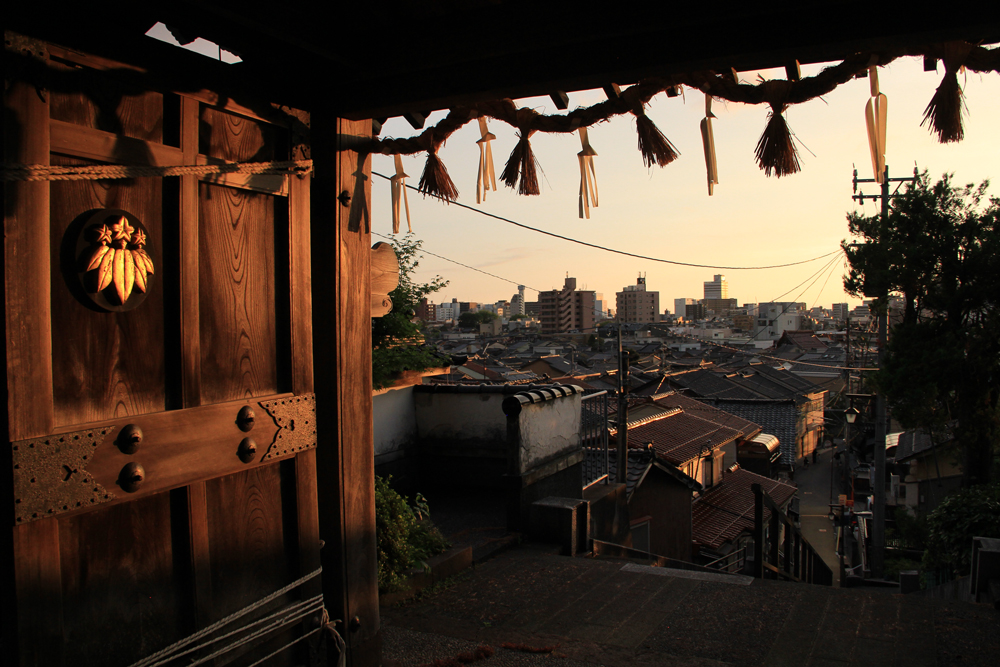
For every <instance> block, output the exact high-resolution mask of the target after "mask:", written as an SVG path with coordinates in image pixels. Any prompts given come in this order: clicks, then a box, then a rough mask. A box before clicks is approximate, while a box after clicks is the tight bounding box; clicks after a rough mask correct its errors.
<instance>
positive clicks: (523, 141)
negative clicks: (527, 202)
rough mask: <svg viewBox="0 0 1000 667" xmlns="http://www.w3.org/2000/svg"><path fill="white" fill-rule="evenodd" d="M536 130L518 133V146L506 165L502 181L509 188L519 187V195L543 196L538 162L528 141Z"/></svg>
mask: <svg viewBox="0 0 1000 667" xmlns="http://www.w3.org/2000/svg"><path fill="white" fill-rule="evenodd" d="M534 133H535V131H534V130H525V129H521V130H520V131H519V132H518V137H520V138H519V139H518V140H517V145H515V146H514V150H513V151H511V154H510V157H509V158H508V159H507V164H506V165H504V168H503V173H502V174H500V180H501V181H503V182H504V185H506V186H507V187H508V188H514V187H517V194H519V195H537V194H541V190H539V189H538V160H536V159H535V154H534V153H533V152H532V150H531V144H530V143H528V139H529V138H530V137H531V135H532V134H534Z"/></svg>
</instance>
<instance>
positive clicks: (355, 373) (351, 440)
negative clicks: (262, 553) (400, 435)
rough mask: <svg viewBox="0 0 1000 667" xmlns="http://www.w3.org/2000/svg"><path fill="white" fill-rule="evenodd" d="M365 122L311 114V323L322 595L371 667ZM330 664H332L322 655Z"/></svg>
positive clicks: (362, 666)
mask: <svg viewBox="0 0 1000 667" xmlns="http://www.w3.org/2000/svg"><path fill="white" fill-rule="evenodd" d="M370 135H371V121H367V122H363V121H354V122H352V121H345V120H342V119H338V118H336V117H334V116H332V115H330V114H329V113H328V112H326V111H325V110H323V109H317V110H316V111H315V112H314V113H313V115H312V142H311V146H312V153H313V160H314V165H315V173H314V174H313V185H312V188H311V209H312V210H311V224H310V234H311V241H312V269H313V270H312V321H313V328H312V329H313V358H314V364H315V366H314V383H315V388H316V409H317V449H316V475H317V477H318V479H319V484H318V492H317V501H318V505H319V530H320V537H321V539H323V540H325V543H326V545H325V546H324V548H323V549H322V550H321V552H320V557H321V561H322V565H323V595H324V598H325V601H326V607H327V609H328V610H329V611H330V615H331V617H332V618H335V619H340V620H341V622H340V623H338V624H337V630H338V632H340V634H341V635H342V636H343V637H344V639H345V640H346V641H347V645H348V664H349V665H351V666H352V667H368V666H371V667H375V666H376V665H378V664H379V663H380V662H381V633H380V627H379V612H378V581H377V569H376V561H375V558H376V542H375V489H374V480H375V458H374V449H373V443H372V398H371V396H372V392H371V388H372V375H371V319H370V315H371V313H370V307H371V303H370V302H371V277H370V255H371V229H370V224H371V221H370V218H369V211H370V210H371V164H370V162H369V160H370V158H369V157H367V156H361V155H359V153H358V152H357V151H356V150H353V147H354V146H355V145H357V144H358V143H360V142H361V141H363V140H365V139H366V138H367V137H369V136H370ZM331 657H332V656H331Z"/></svg>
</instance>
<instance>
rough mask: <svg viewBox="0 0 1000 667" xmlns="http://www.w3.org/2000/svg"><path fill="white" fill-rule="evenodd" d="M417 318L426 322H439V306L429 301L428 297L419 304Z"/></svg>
mask: <svg viewBox="0 0 1000 667" xmlns="http://www.w3.org/2000/svg"><path fill="white" fill-rule="evenodd" d="M417 317H419V318H420V319H421V320H423V321H424V322H434V321H436V320H437V306H436V305H434V302H433V301H428V300H427V297H424V298H422V299H421V300H420V303H418V304H417Z"/></svg>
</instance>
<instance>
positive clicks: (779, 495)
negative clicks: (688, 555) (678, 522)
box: [691, 468, 796, 549]
mask: <svg viewBox="0 0 1000 667" xmlns="http://www.w3.org/2000/svg"><path fill="white" fill-rule="evenodd" d="M751 484H760V486H761V488H762V489H763V490H764V491H765V492H766V493H767V494H768V495H769V496H771V499H772V500H773V501H774V503H775V504H776V505H777V506H778V507H782V506H783V505H784V504H785V503H787V502H788V501H789V500H791V498H792V496H794V495H795V491H796V489H795V487H794V486H792V485H791V484H786V483H784V482H779V481H777V480H773V479H769V478H767V477H763V476H761V475H757V474H755V473H752V472H750V471H749V470H743V469H742V468H737V469H736V470H733V471H731V472H727V473H726V474H725V475H723V477H722V481H721V482H720V483H719V484H717V485H715V486H713V487H712V488H711V489H709V490H708V491H705V492H704V493H702V495H701V496H700V497H699V498H698V499H696V500H695V501H694V503H693V504H692V506H691V539H692V540H694V542H695V543H697V544H699V545H701V546H702V547H705V548H708V549H719V548H720V547H722V545H724V544H725V543H727V542H732V541H733V540H735V539H736V538H737V537H739V536H740V534H741V533H743V532H745V531H750V530H753V527H754V521H753V512H754V500H755V499H754V494H753V490H752V489H751V488H750V485H751ZM770 516H771V512H770V510H768V509H767V507H765V508H764V518H765V520H766V519H767V518H768V517H770Z"/></svg>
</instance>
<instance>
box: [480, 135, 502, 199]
mask: <svg viewBox="0 0 1000 667" xmlns="http://www.w3.org/2000/svg"><path fill="white" fill-rule="evenodd" d="M479 133H480V134H481V135H482V138H481V139H479V140H478V141H477V142H476V143H477V144H479V175H478V176H477V177H476V203H477V204H481V203H482V202H484V201H486V191H487V190H493V192H496V191H497V175H496V172H495V171H494V169H493V147H492V146H491V145H490V142H492V141H493V140H494V139H496V135H494V134H493V133H492V132H490V131H489V129H487V127H486V118H485V117H484V116H480V117H479Z"/></svg>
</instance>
